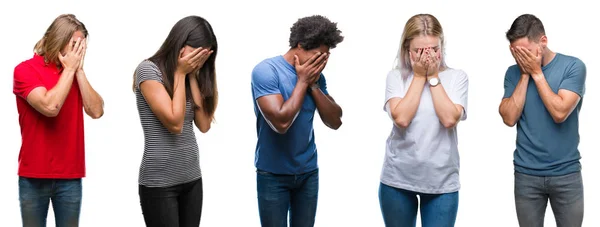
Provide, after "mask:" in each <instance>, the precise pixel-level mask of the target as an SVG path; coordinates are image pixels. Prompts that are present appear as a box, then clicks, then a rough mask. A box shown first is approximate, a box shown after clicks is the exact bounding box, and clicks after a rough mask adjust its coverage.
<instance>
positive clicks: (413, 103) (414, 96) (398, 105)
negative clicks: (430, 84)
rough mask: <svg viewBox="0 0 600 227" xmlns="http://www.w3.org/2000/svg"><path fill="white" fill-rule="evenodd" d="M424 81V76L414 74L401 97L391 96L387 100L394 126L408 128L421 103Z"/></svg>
mask: <svg viewBox="0 0 600 227" xmlns="http://www.w3.org/2000/svg"><path fill="white" fill-rule="evenodd" d="M426 81H427V80H426V79H425V77H424V76H416V75H415V76H414V77H413V80H412V82H411V83H410V86H409V87H408V91H407V92H406V95H405V96H404V97H403V98H391V99H390V100H389V101H388V103H389V108H390V115H391V117H392V119H393V120H394V123H395V124H396V126H398V127H400V128H408V126H409V125H410V123H411V121H412V119H413V118H414V117H415V114H416V113H417V109H418V108H419V103H421V94H422V93H423V89H424V86H425V82H426Z"/></svg>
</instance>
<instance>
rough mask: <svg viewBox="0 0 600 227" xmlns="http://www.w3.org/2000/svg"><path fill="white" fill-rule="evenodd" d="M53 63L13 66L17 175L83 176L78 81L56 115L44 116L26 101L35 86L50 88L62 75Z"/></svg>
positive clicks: (39, 60)
mask: <svg viewBox="0 0 600 227" xmlns="http://www.w3.org/2000/svg"><path fill="white" fill-rule="evenodd" d="M61 73H62V72H61V70H60V69H59V68H58V67H57V66H56V64H53V63H48V64H46V63H45V62H44V57H42V56H39V55H37V54H35V55H34V56H33V58H31V59H29V60H27V61H24V62H22V63H20V64H19V65H17V67H15V71H14V83H13V93H14V94H15V95H16V97H17V110H18V111H19V125H20V126H21V139H22V145H21V151H20V153H19V173H18V174H19V176H21V177H29V178H55V179H74V178H83V177H85V146H84V141H83V138H84V135H83V101H82V99H81V93H80V92H79V86H78V85H77V81H76V80H75V79H73V85H72V86H71V90H70V91H69V94H68V95H67V98H66V99H65V102H64V104H63V106H62V108H61V109H60V112H59V113H58V115H57V116H56V117H46V116H44V115H43V114H41V113H40V112H38V111H37V110H35V109H34V108H33V107H32V106H31V105H29V103H28V102H27V96H28V95H29V92H31V91H32V90H33V89H34V88H37V87H45V88H46V89H47V90H50V89H52V88H53V87H54V86H55V85H56V83H57V82H58V79H59V78H60V75H61Z"/></svg>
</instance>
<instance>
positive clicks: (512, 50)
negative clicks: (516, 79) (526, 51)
mask: <svg viewBox="0 0 600 227" xmlns="http://www.w3.org/2000/svg"><path fill="white" fill-rule="evenodd" d="M508 48H510V54H512V56H513V58H514V59H515V62H517V65H518V66H519V69H520V70H521V76H525V75H527V76H529V73H528V72H527V71H525V69H524V68H523V66H522V65H521V60H520V58H519V55H517V50H516V49H515V48H513V47H512V46H510V45H509V46H508Z"/></svg>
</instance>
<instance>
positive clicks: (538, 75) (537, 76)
mask: <svg viewBox="0 0 600 227" xmlns="http://www.w3.org/2000/svg"><path fill="white" fill-rule="evenodd" d="M531 78H533V79H534V80H541V79H544V74H543V73H532V74H531Z"/></svg>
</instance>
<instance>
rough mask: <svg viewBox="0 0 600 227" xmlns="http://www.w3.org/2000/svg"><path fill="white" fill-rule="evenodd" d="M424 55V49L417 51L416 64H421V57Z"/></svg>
mask: <svg viewBox="0 0 600 227" xmlns="http://www.w3.org/2000/svg"><path fill="white" fill-rule="evenodd" d="M422 54H423V48H419V49H417V56H415V57H416V58H415V62H420V61H421V55H422Z"/></svg>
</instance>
